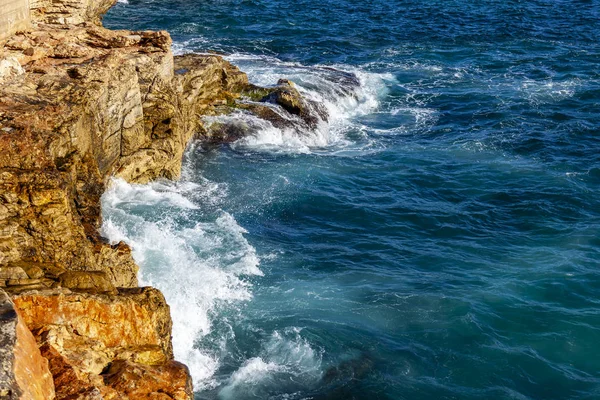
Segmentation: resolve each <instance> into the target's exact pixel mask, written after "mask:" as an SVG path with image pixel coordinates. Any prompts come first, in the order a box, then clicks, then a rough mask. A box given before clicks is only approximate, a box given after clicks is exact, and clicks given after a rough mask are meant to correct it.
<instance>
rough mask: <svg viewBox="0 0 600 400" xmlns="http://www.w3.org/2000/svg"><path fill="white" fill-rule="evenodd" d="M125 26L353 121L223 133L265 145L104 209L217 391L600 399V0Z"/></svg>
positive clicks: (152, 1)
mask: <svg viewBox="0 0 600 400" xmlns="http://www.w3.org/2000/svg"><path fill="white" fill-rule="evenodd" d="M105 25H106V26H108V27H111V28H127V29H166V30H168V31H169V32H170V33H171V35H172V36H173V39H174V44H173V50H174V52H176V53H178V54H182V53H186V52H200V53H201V52H207V51H210V50H214V51H218V52H221V53H223V54H224V55H225V57H226V58H227V59H228V60H229V61H231V62H232V63H234V64H236V65H238V66H239V67H240V68H241V69H242V70H243V71H245V72H247V73H248V76H249V78H250V80H251V82H253V83H256V84H259V85H265V86H270V85H275V84H276V82H277V80H278V79H279V78H287V79H290V80H292V81H293V82H295V83H296V85H297V86H298V88H299V90H300V91H301V92H302V93H303V94H304V95H305V96H308V97H310V98H312V99H315V100H318V101H320V102H321V103H322V104H324V105H325V106H326V107H327V109H328V111H329V113H330V115H331V118H330V120H329V121H328V122H327V123H321V124H320V125H319V126H318V128H317V129H315V130H314V131H311V132H295V131H292V130H280V129H277V128H275V127H273V126H272V125H271V124H270V123H268V122H266V121H262V120H259V119H256V118H252V117H249V116H247V115H244V114H233V115H229V116H226V117H217V118H221V119H230V120H231V119H233V120H235V119H243V120H244V122H245V123H246V124H247V125H248V126H251V127H252V129H253V130H252V133H251V135H250V136H248V137H245V138H243V139H240V140H238V141H237V142H234V143H231V144H227V145H223V146H219V147H217V148H215V147H212V148H206V147H204V146H202V144H201V143H198V142H194V143H191V144H190V146H189V148H188V150H187V152H186V155H185V159H184V164H183V168H184V172H183V176H182V178H181V180H180V181H178V182H169V181H157V182H154V183H150V184H148V185H130V184H128V183H126V182H124V181H120V180H115V181H113V183H112V185H111V188H110V189H109V190H108V192H107V193H106V194H105V195H104V197H103V215H104V225H103V228H102V233H103V235H104V236H106V237H107V238H108V239H110V240H111V241H113V242H117V241H120V240H124V241H125V242H127V243H129V244H130V245H131V247H132V248H133V254H134V257H135V259H136V261H137V262H138V264H139V265H140V267H141V270H140V275H141V281H142V283H143V284H148V285H153V286H156V287H158V288H160V289H161V290H162V291H163V292H164V294H165V296H166V298H167V300H168V302H169V304H170V305H171V312H172V316H173V322H174V328H173V342H174V350H175V356H176V358H177V359H178V360H180V361H182V362H185V363H186V364H187V365H188V366H189V367H190V370H191V373H192V376H193V379H194V384H195V391H196V398H197V399H222V400H229V399H242V400H243V399H281V400H283V399H286V400H291V399H330V400H333V399H340V400H341V399H364V400H370V399H598V398H600V272H599V271H600V236H599V234H600V192H599V188H600V1H598V0H579V1H577V0H569V1H567V0H529V1H517V0H502V1H499V0H482V1H467V0H446V1H439V0H429V1H427V0H404V1H401V0H372V1H359V0H336V1H332V0H296V1H285V0H129V1H123V2H120V3H118V4H117V5H116V6H115V7H113V8H112V9H111V10H110V11H109V13H108V15H107V16H106V18H105ZM332 69H333V70H332ZM332 71H344V72H348V73H352V74H354V75H355V76H356V78H357V79H358V81H359V82H360V87H359V88H357V89H356V90H355V92H354V93H353V94H352V95H349V94H348V93H347V92H346V91H345V90H344V88H343V87H341V86H340V85H339V84H336V82H335V79H331V74H332V73H333V72H332ZM211 122H212V121H211V120H207V121H206V123H207V124H210V123H211Z"/></svg>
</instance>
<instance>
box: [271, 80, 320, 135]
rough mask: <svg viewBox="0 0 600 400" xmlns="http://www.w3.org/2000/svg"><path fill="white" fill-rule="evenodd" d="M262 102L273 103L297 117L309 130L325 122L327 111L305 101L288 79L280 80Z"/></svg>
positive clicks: (316, 104) (311, 102)
mask: <svg viewBox="0 0 600 400" xmlns="http://www.w3.org/2000/svg"><path fill="white" fill-rule="evenodd" d="M262 101H268V102H271V103H275V104H278V105H280V106H281V107H283V109H284V110H286V111H287V112H289V113H290V114H292V115H297V116H299V117H300V118H302V120H303V121H304V122H305V123H306V124H307V125H308V126H309V127H311V128H314V127H315V126H316V125H317V124H318V123H319V121H327V119H328V115H327V110H325V108H324V107H323V106H322V105H321V104H318V103H315V102H313V101H309V100H307V99H305V98H304V97H303V96H302V95H301V94H300V92H298V89H296V85H295V84H294V82H292V81H290V80H288V79H280V80H279V81H278V82H277V87H276V88H275V90H274V91H273V92H271V93H270V94H269V95H267V96H266V97H264V98H263V99H262Z"/></svg>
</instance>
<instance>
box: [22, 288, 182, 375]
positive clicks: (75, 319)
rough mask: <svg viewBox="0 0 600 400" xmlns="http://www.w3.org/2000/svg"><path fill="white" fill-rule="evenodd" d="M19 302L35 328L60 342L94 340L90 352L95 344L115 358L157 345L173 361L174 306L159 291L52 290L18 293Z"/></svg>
mask: <svg viewBox="0 0 600 400" xmlns="http://www.w3.org/2000/svg"><path fill="white" fill-rule="evenodd" d="M14 302H15V305H16V307H17V309H18V310H19V311H20V313H21V315H22V317H23V320H24V321H25V323H26V324H27V326H28V327H29V329H30V330H31V331H33V332H36V334H38V335H39V334H40V333H41V332H45V331H46V332H52V333H53V334H54V335H59V336H60V337H59V338H57V340H56V341H57V342H58V341H60V342H62V344H63V347H64V348H68V347H69V346H70V345H71V343H70V342H73V341H81V342H83V341H85V340H89V341H92V342H93V343H94V346H91V349H85V350H90V351H91V350H94V348H95V349H97V352H98V353H101V352H105V353H106V354H107V355H106V357H107V358H108V359H109V360H110V359H112V358H114V357H118V355H119V354H121V353H123V354H125V353H127V352H128V351H130V349H132V348H141V349H147V348H148V347H149V346H154V347H155V348H156V349H158V350H159V351H160V352H162V353H163V354H164V355H165V357H166V359H172V355H173V350H172V344H171V325H172V323H171V316H170V314H169V306H168V305H167V303H166V301H165V299H164V297H163V295H162V293H160V291H158V290H157V289H154V288H140V289H128V290H122V291H120V292H119V294H118V295H102V294H88V293H74V292H71V291H70V290H67V289H52V290H45V291H33V292H25V293H21V294H18V295H16V296H15V297H14ZM60 329H64V332H63V331H61V330H60ZM67 335H68V336H67ZM59 339H60V340H59ZM72 347H74V348H77V346H72ZM103 367H104V366H101V367H100V370H101V369H102V368H103Z"/></svg>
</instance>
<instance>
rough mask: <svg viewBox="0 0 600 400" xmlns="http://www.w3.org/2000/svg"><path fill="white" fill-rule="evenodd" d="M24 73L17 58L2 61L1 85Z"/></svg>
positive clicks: (0, 68) (7, 58)
mask: <svg viewBox="0 0 600 400" xmlns="http://www.w3.org/2000/svg"><path fill="white" fill-rule="evenodd" d="M24 73H25V70H24V69H23V67H21V63H19V60H17V59H16V58H15V57H6V58H3V59H0V84H1V83H3V82H4V81H7V80H9V79H12V78H14V77H16V76H19V75H23V74H24Z"/></svg>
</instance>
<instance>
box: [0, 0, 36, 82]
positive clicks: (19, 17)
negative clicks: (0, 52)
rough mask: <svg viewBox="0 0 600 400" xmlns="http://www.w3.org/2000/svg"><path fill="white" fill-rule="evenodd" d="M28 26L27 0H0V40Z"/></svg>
mask: <svg viewBox="0 0 600 400" xmlns="http://www.w3.org/2000/svg"><path fill="white" fill-rule="evenodd" d="M30 26H31V20H30V17H29V2H28V1H27V0H0V40H3V39H5V38H7V37H9V36H10V35H12V34H13V33H15V32H17V31H19V30H23V29H27V28H29V27H30ZM0 69H1V67H0ZM0 75H1V73H0Z"/></svg>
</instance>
